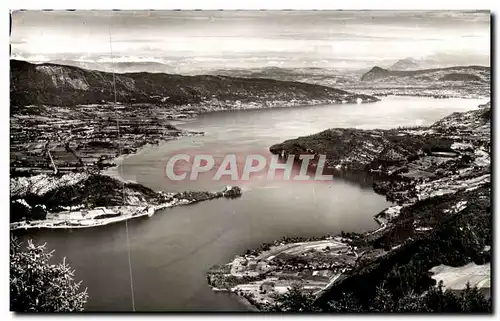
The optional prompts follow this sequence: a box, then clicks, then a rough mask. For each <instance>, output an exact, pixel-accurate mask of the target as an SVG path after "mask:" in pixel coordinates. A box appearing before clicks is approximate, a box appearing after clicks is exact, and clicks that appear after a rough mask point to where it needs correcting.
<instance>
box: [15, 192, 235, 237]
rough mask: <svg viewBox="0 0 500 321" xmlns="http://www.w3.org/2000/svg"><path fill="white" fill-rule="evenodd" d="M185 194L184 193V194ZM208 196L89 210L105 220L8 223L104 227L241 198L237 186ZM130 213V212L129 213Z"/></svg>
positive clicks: (17, 226) (19, 227)
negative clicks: (108, 213)
mask: <svg viewBox="0 0 500 321" xmlns="http://www.w3.org/2000/svg"><path fill="white" fill-rule="evenodd" d="M184 193H185V192H184ZM207 193H208V194H209V195H208V196H207V197H205V198H194V199H186V198H176V197H174V198H173V200H172V201H170V202H164V203H161V204H157V205H153V204H146V205H123V206H113V207H94V208H92V209H91V210H92V211H95V210H100V211H102V212H105V211H108V212H109V211H111V213H112V214H111V215H113V216H112V217H107V218H98V219H97V218H81V219H80V218H77V219H76V218H73V219H72V218H66V219H65V218H58V217H55V218H53V219H45V220H38V221H36V220H32V221H20V222H12V223H10V230H11V231H15V230H22V229H24V230H28V229H35V228H38V229H42V228H44V229H73V228H91V227H98V226H105V225H109V224H113V223H118V222H123V221H128V220H131V219H135V218H139V217H145V216H148V217H152V216H153V215H154V214H156V213H157V212H158V211H161V210H164V209H167V208H172V207H176V206H185V205H191V204H195V203H198V202H202V201H209V200H213V199H217V198H221V197H225V198H236V197H239V196H241V193H242V192H241V188H239V187H238V186H229V185H228V186H227V187H226V188H225V189H224V190H222V191H219V192H207ZM182 194H183V193H176V194H175V196H178V197H179V195H181V196H182ZM125 211H126V212H129V213H127V214H122V212H125ZM130 211H132V212H130ZM80 213H81V212H80V211H74V212H71V211H69V212H68V213H64V215H65V216H66V215H67V216H71V215H72V214H79V216H80V217H82V216H81V214H80ZM49 214H51V215H55V216H60V215H62V212H58V213H49Z"/></svg>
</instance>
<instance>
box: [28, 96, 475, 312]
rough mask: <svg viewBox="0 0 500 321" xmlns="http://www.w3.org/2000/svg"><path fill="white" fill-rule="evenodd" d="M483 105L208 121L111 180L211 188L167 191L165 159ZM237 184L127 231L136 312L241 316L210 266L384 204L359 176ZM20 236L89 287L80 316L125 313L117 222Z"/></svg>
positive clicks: (268, 112) (151, 150) (210, 185)
mask: <svg viewBox="0 0 500 321" xmlns="http://www.w3.org/2000/svg"><path fill="white" fill-rule="evenodd" d="M484 102H485V101H484V100H464V99H444V100H439V99H432V98H415V97H386V98H383V100H382V101H381V102H377V103H373V104H361V105H322V106H314V107H297V108H276V109H261V110H248V111H231V112H217V113H211V114H206V115H202V116H200V117H198V118H196V119H194V120H189V121H185V122H182V123H178V124H177V126H178V127H180V128H183V129H191V130H196V131H204V132H205V133H206V134H205V136H202V137H185V138H182V139H179V140H177V141H172V142H166V143H163V144H160V145H159V146H154V147H146V148H144V149H142V150H141V151H140V152H139V153H138V154H136V155H132V156H130V157H127V158H126V159H125V160H124V162H123V165H122V166H121V168H119V169H117V170H116V171H115V172H114V174H115V175H121V176H123V177H124V178H125V179H128V180H134V181H137V182H138V183H141V184H144V185H146V186H148V187H150V188H153V189H156V190H165V191H184V190H219V189H220V188H222V187H223V186H224V185H226V183H225V182H214V181H212V180H210V179H203V180H200V181H196V182H192V181H180V182H176V183H175V184H174V183H172V182H170V181H168V180H167V179H166V178H165V175H164V170H163V168H164V165H165V164H166V161H167V160H168V158H169V157H170V156H171V155H173V154H174V153H179V152H183V151H190V152H193V151H203V152H210V153H211V154H212V155H216V156H217V159H218V160H220V159H222V157H223V156H224V155H225V154H226V153H239V154H248V153H260V154H262V155H268V148H269V146H271V145H272V144H275V143H279V142H281V141H283V140H285V139H291V138H295V137H298V136H304V135H309V134H313V133H316V132H319V131H322V130H324V129H327V128H332V127H355V128H392V127H397V126H411V125H427V124H431V123H433V122H434V121H436V120H438V119H440V118H442V117H444V116H446V115H448V114H450V113H452V112H455V111H465V110H471V109H475V108H477V105H478V104H479V103H484ZM241 186H242V188H243V191H244V194H243V196H242V197H241V198H239V199H236V200H226V199H219V200H212V201H208V202H203V203H199V204H196V205H191V206H184V207H177V208H172V209H166V210H164V211H162V212H158V213H157V214H155V215H154V216H153V217H151V218H144V219H137V220H132V221H130V222H129V223H128V225H129V237H130V250H131V260H132V268H133V286H134V294H135V307H136V310H149V311H151V310H153V311H185V310H197V311H204V310H205V311H208V310H210V311H238V310H245V309H246V307H245V306H244V305H243V304H242V303H241V302H240V301H238V299H237V298H235V297H233V296H230V295H228V294H225V293H214V292H212V291H210V289H209V288H208V286H207V284H206V277H205V272H206V271H207V269H208V268H209V267H210V266H212V265H214V264H223V263H227V261H229V260H230V259H231V258H232V257H233V256H234V255H235V254H238V253H241V252H244V251H245V250H246V249H248V248H252V247H256V246H258V245H259V244H261V243H262V242H268V241H272V240H274V239H277V238H280V237H282V236H284V235H288V236H292V235H295V236H314V235H325V234H336V233H340V232H341V231H342V230H344V231H356V232H362V231H367V230H370V229H374V228H376V227H377V226H376V223H375V222H374V220H373V215H374V214H375V213H377V212H379V211H380V210H382V209H384V208H385V207H386V206H387V205H388V203H387V202H386V201H385V199H384V198H383V197H381V196H379V195H376V194H374V193H373V192H372V190H371V188H370V182H367V181H364V180H363V178H358V179H357V180H356V181H345V180H342V179H335V180H334V181H329V182H307V183H297V182H283V181H274V182H271V181H266V180H262V179H258V178H256V179H252V180H250V181H249V182H245V183H244V184H243V185H241ZM20 235H21V237H22V238H23V239H26V238H33V239H35V240H37V241H39V242H47V246H48V247H49V248H51V249H55V250H56V253H55V256H56V259H60V258H62V257H66V258H67V261H69V263H70V264H71V266H72V267H73V268H74V269H75V270H76V277H77V278H78V279H82V280H83V281H84V286H86V287H88V292H89V295H90V300H89V302H88V305H87V310H99V311H127V310H128V311H130V310H131V308H132V306H131V295H130V282H129V273H128V256H127V244H126V233H125V223H118V224H115V225H110V226H103V227H97V228H92V229H80V230H78V229H77V230H68V231H60V230H55V231H54V230H38V231H23V232H20Z"/></svg>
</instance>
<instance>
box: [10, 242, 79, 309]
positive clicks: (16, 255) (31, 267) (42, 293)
mask: <svg viewBox="0 0 500 321" xmlns="http://www.w3.org/2000/svg"><path fill="white" fill-rule="evenodd" d="M21 245H22V244H20V243H19V242H18V241H17V240H16V239H12V240H11V242H10V310H11V311H14V312H79V311H83V310H84V306H85V303H86V302H87V299H88V294H87V290H86V289H85V290H84V291H80V285H81V281H80V282H76V281H75V280H74V271H73V270H72V269H71V267H70V266H69V265H68V264H66V262H65V261H63V262H61V263H58V264H51V263H50V259H51V258H52V255H53V251H51V252H48V251H47V249H46V248H45V245H35V244H33V243H32V242H31V241H29V242H28V245H27V246H26V248H25V249H21Z"/></svg>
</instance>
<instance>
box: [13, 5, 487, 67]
mask: <svg viewBox="0 0 500 321" xmlns="http://www.w3.org/2000/svg"><path fill="white" fill-rule="evenodd" d="M110 35H111V41H112V46H110ZM11 44H12V55H13V57H16V58H20V59H26V60H31V61H54V60H55V61H57V60H59V61H60V60H74V61H80V62H98V63H108V62H109V61H110V60H111V50H112V53H113V61H114V62H119V61H122V62H142V63H143V64H147V63H154V62H157V63H162V64H165V65H166V66H168V67H169V68H172V69H175V70H177V71H181V72H182V71H188V70H191V71H192V70H200V71H202V70H206V69H211V68H222V67H261V66H281V67H308V66H310V67H336V68H340V67H351V68H364V67H367V66H372V65H374V64H376V63H382V62H389V61H395V60H398V59H401V58H405V57H415V58H419V57H426V56H432V57H433V58H434V59H439V60H442V61H444V62H445V63H450V64H483V65H489V52H490V15H489V13H487V12H483V13H477V12H457V11H452V12H450V11H434V12H419V11H406V12H391V11H350V12H349V11H295V12H293V11H114V12H113V11H52V12H50V11H47V12H43V11H24V12H21V11H18V12H14V13H13V26H12V35H11Z"/></svg>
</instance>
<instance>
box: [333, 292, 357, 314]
mask: <svg viewBox="0 0 500 321" xmlns="http://www.w3.org/2000/svg"><path fill="white" fill-rule="evenodd" d="M325 312H338V313H347V312H349V313H359V312H365V311H364V309H363V306H362V305H361V304H360V303H359V301H358V299H356V296H355V295H354V294H353V293H352V292H348V293H343V294H342V297H341V298H340V299H339V300H332V301H329V302H327V307H326V309H325Z"/></svg>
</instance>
